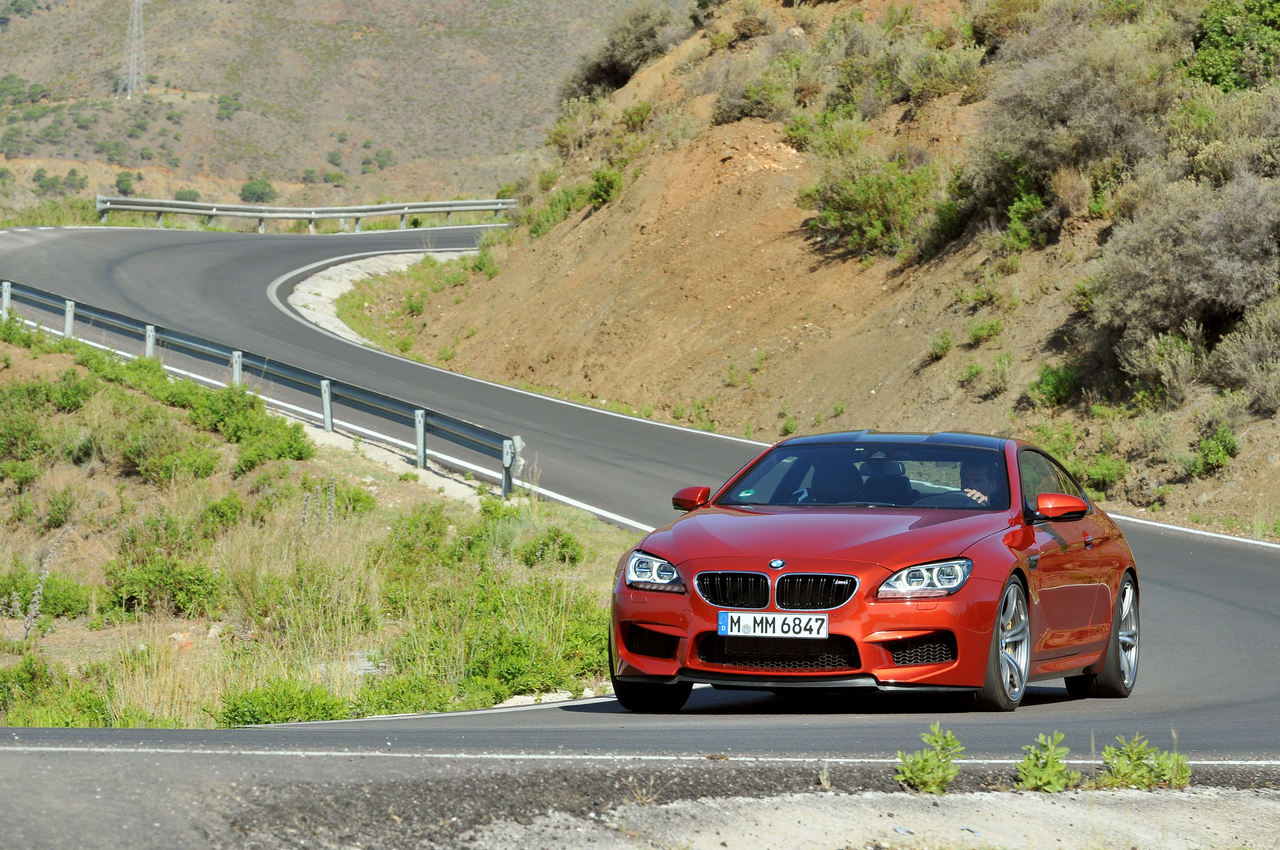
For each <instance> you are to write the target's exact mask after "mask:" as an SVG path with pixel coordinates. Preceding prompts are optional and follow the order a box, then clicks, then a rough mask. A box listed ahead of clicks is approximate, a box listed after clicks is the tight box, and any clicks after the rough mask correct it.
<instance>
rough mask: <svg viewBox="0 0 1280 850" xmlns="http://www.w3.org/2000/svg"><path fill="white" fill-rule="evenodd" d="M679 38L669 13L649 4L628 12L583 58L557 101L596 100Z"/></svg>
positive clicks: (679, 35)
mask: <svg viewBox="0 0 1280 850" xmlns="http://www.w3.org/2000/svg"><path fill="white" fill-rule="evenodd" d="M683 34H684V33H683V32H681V31H678V30H677V29H676V28H675V27H673V16H672V14H671V10H670V9H668V8H665V7H659V6H656V5H654V4H653V3H651V2H650V3H645V4H641V5H639V6H636V7H634V8H632V9H631V10H630V11H628V12H626V13H625V14H624V15H623V16H622V17H621V18H620V19H619V20H618V22H617V23H616V24H614V25H613V28H612V29H611V30H609V34H608V36H607V37H606V40H605V43H604V45H603V46H602V47H600V49H599V50H597V51H596V52H595V53H593V54H589V55H587V56H584V57H583V59H582V62H581V64H580V65H579V66H578V69H577V70H576V71H574V72H573V74H572V76H570V77H569V81H568V82H566V83H565V84H564V87H563V88H562V89H561V93H560V96H561V98H562V99H564V100H570V99H573V98H575V97H588V98H597V97H602V96H604V95H606V94H608V93H610V92H612V91H616V90H618V89H620V88H622V87H623V86H625V85H626V84H627V83H628V81H630V79H631V78H632V77H633V76H634V75H635V73H636V71H639V70H640V68H642V67H643V66H644V64H645V63H646V62H649V61H650V60H652V59H655V58H657V57H658V56H661V55H662V54H663V53H664V52H665V51H666V50H667V48H668V47H669V46H671V44H673V43H675V41H676V40H678V38H679V37H682V36H683Z"/></svg>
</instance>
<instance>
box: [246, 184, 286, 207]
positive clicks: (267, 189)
mask: <svg viewBox="0 0 1280 850" xmlns="http://www.w3.org/2000/svg"><path fill="white" fill-rule="evenodd" d="M277 195H278V193H277V192H276V190H275V187H274V186H272V185H271V184H270V183H268V182H267V181H266V180H263V179H262V178H258V179H256V180H250V181H249V182H248V183H245V184H244V185H243V186H241V187H240V200H242V201H244V202H245V203H246V204H269V203H271V202H272V201H274V200H275V199H276V197H277Z"/></svg>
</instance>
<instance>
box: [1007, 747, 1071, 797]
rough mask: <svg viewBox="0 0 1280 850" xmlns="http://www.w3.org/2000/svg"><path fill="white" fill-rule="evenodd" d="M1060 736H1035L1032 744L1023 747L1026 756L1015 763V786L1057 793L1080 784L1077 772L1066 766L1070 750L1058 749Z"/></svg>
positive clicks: (1025, 789)
mask: <svg viewBox="0 0 1280 850" xmlns="http://www.w3.org/2000/svg"><path fill="white" fill-rule="evenodd" d="M1062 737H1063V736H1062V733H1061V732H1054V733H1053V736H1052V737H1050V736H1047V735H1045V734H1044V733H1043V732H1042V733H1040V734H1039V735H1037V736H1036V742H1035V743H1034V744H1027V745H1025V746H1023V748H1022V750H1023V752H1025V753H1026V756H1025V757H1024V758H1023V759H1022V761H1020V762H1018V764H1017V768H1018V785H1017V787H1018V788H1020V789H1022V790H1023V791H1046V792H1049V793H1057V792H1059V791H1065V790H1067V789H1068V788H1074V787H1075V786H1077V785H1079V784H1080V772H1079V771H1077V770H1071V769H1070V768H1068V767H1067V764H1066V758H1067V756H1068V755H1069V754H1070V753H1071V750H1070V748H1068V747H1060V746H1058V745H1059V744H1061V743H1062Z"/></svg>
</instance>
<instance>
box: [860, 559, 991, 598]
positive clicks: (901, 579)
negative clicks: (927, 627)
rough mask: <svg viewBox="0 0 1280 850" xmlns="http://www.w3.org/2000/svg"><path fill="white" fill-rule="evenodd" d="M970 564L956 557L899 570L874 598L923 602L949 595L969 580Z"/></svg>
mask: <svg viewBox="0 0 1280 850" xmlns="http://www.w3.org/2000/svg"><path fill="white" fill-rule="evenodd" d="M972 572H973V561H970V560H969V559H968V558H956V559H955V560H954V561H938V562H937V563H936V564H918V565H917V566H914V567H907V568H906V569H904V570H898V571H897V572H896V573H894V574H893V575H891V576H889V578H888V580H887V581H885V583H884V584H882V585H880V589H879V590H877V591H876V598H877V599H923V598H927V597H930V596H950V595H951V594H953V593H955V592H956V591H957V590H959V589H960V588H961V587H963V586H964V583H965V582H966V581H968V580H969V575H970V574H971V573H972Z"/></svg>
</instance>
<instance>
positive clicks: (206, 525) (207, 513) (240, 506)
mask: <svg viewBox="0 0 1280 850" xmlns="http://www.w3.org/2000/svg"><path fill="white" fill-rule="evenodd" d="M246 510H247V508H246V507H245V503H244V500H243V499H241V498H240V494H239V493H237V492H236V491H234V490H232V491H231V492H230V493H228V494H227V495H225V496H223V497H222V498H221V499H218V500H216V501H213V502H210V503H209V504H208V505H206V506H205V508H204V510H202V511H201V512H200V516H199V517H198V518H197V519H196V526H197V527H198V528H199V529H200V533H201V535H203V536H204V537H217V536H218V535H219V534H221V533H222V532H224V531H226V530H227V529H228V528H230V527H231V526H233V525H235V524H237V523H238V522H240V520H241V519H243V518H244V515H245V511H246Z"/></svg>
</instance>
